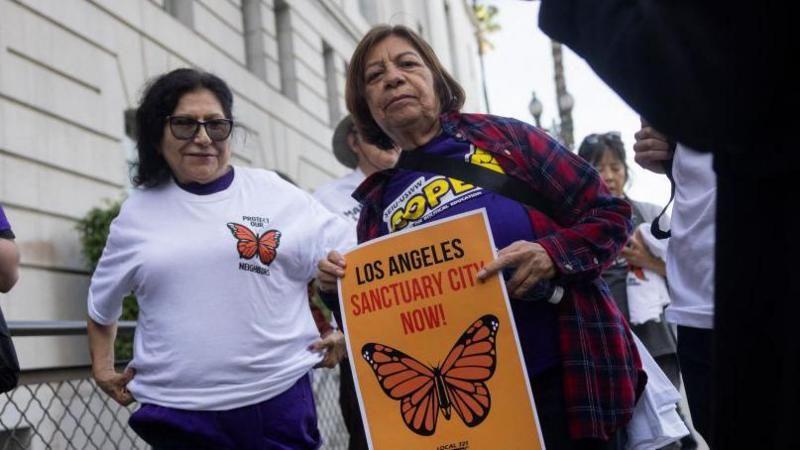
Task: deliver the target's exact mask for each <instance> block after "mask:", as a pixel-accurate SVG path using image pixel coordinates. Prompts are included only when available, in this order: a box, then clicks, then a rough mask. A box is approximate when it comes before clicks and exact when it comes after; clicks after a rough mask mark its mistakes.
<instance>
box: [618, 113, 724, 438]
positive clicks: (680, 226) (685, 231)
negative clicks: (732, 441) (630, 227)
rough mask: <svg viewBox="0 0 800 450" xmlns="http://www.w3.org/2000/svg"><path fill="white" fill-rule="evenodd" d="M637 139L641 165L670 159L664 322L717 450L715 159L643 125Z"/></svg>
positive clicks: (696, 412)
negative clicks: (673, 331) (671, 326)
mask: <svg viewBox="0 0 800 450" xmlns="http://www.w3.org/2000/svg"><path fill="white" fill-rule="evenodd" d="M635 138H636V143H635V144H634V146H633V150H634V152H635V153H636V157H635V160H636V162H637V163H638V164H639V165H640V166H642V167H644V168H645V169H648V170H651V171H653V172H656V173H665V172H666V167H665V165H666V164H669V161H670V160H671V161H672V165H671V167H672V169H671V170H672V178H673V183H674V185H675V204H674V205H673V209H672V220H671V225H670V229H671V233H672V237H671V238H670V241H669V245H668V247H667V261H666V263H667V280H669V290H670V297H671V299H672V303H671V305H670V306H669V307H668V308H667V310H666V318H667V320H668V321H670V322H672V323H675V324H677V326H678V333H677V338H678V360H679V362H680V368H681V375H682V376H683V382H684V387H685V389H686V397H687V400H688V402H689V410H690V411H691V414H692V424H693V425H694V428H695V430H697V432H698V433H700V434H701V435H702V436H703V438H704V439H705V440H706V442H708V444H709V446H710V447H711V448H714V447H713V443H712V442H710V441H711V439H712V436H711V435H710V431H711V430H710V428H711V424H712V419H713V408H712V405H711V395H712V392H713V378H712V377H713V371H712V345H713V337H714V329H713V327H714V236H715V235H714V232H715V212H716V193H717V179H716V175H715V173H714V170H713V167H712V157H713V156H712V154H711V153H701V152H697V151H695V150H693V149H691V148H689V147H686V146H685V145H682V144H680V143H678V144H677V145H676V146H675V148H674V149H673V148H672V145H671V144H670V142H669V139H668V138H667V137H666V136H664V135H663V134H662V133H660V132H659V131H657V130H655V129H653V128H652V127H650V126H649V125H647V123H646V122H644V121H643V122H642V129H641V130H639V131H638V132H636V134H635ZM661 228H665V227H664V225H663V224H662V225H661Z"/></svg>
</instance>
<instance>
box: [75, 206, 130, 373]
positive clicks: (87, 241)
mask: <svg viewBox="0 0 800 450" xmlns="http://www.w3.org/2000/svg"><path fill="white" fill-rule="evenodd" d="M120 204H121V202H119V201H117V202H111V201H108V202H106V205H105V206H104V207H96V208H92V209H91V210H90V211H89V212H88V213H86V215H85V216H84V217H83V218H82V219H81V220H79V221H78V224H77V225H76V228H77V229H78V234H79V235H80V239H81V253H83V256H84V258H86V265H87V268H88V269H89V270H91V271H92V272H94V269H95V268H96V267H97V262H98V261H99V260H100V256H101V255H102V254H103V249H104V248H105V246H106V240H108V231H109V228H110V227H111V221H113V220H114V218H115V217H117V215H119V208H120ZM138 315H139V305H138V304H137V303H136V297H135V296H134V295H133V294H131V295H128V296H127V297H125V299H124V300H123V302H122V317H121V318H120V320H136V318H137V317H138ZM114 355H115V356H116V359H117V361H127V360H129V359H131V358H132V357H133V338H132V337H131V336H119V337H117V341H116V343H115V344H114Z"/></svg>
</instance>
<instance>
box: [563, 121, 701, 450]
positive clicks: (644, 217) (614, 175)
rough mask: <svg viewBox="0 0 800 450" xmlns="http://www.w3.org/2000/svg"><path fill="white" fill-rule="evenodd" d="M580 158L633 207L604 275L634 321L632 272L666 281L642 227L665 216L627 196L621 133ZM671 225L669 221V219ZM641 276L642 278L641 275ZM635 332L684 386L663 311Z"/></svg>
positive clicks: (589, 146)
mask: <svg viewBox="0 0 800 450" xmlns="http://www.w3.org/2000/svg"><path fill="white" fill-rule="evenodd" d="M578 155H579V156H581V157H582V158H583V159H585V160H586V161H588V162H589V163H590V164H591V165H592V166H594V168H595V169H596V170H597V172H598V173H599V174H600V177H601V178H602V179H603V181H604V182H605V183H606V186H608V189H609V190H610V191H611V193H612V194H613V195H614V196H616V197H618V198H621V199H624V200H625V201H627V202H628V203H630V205H631V209H632V216H631V219H632V221H633V225H634V232H633V234H632V235H631V237H630V239H629V240H628V243H627V245H626V246H625V247H624V248H623V249H622V251H621V252H620V255H619V256H618V257H617V258H616V259H615V260H614V262H613V263H612V264H611V266H610V267H609V268H608V269H606V270H605V271H604V272H603V274H602V277H603V280H605V282H606V284H608V287H609V289H610V290H611V294H612V295H613V297H614V301H615V302H616V304H617V307H618V308H619V310H620V311H622V313H623V315H624V316H625V318H626V319H627V320H628V321H630V320H631V314H630V310H631V309H630V307H629V302H628V283H629V272H630V271H631V270H634V271H635V270H636V269H637V268H639V269H647V270H649V271H652V272H654V273H656V274H658V275H660V276H661V277H664V278H666V265H665V263H664V260H663V259H661V258H659V257H657V256H655V255H654V254H653V253H652V252H651V251H650V250H649V249H648V247H647V245H646V244H645V241H644V237H643V236H642V234H641V231H640V230H639V229H638V227H639V225H641V224H643V223H645V224H647V223H651V222H652V221H653V219H654V218H655V217H656V216H658V214H659V213H660V212H661V208H660V207H658V206H656V205H654V204H652V203H646V202H640V201H636V200H632V199H631V198H630V197H628V196H627V195H626V194H625V187H626V185H627V184H628V181H629V180H630V178H629V169H628V164H627V162H626V159H625V145H624V143H623V142H622V139H621V136H620V134H619V133H618V132H608V133H603V134H590V135H589V136H587V137H586V138H585V139H584V140H583V142H582V143H581V145H580V147H578ZM666 221H667V222H668V221H669V219H668V218H667V220H666ZM638 273H639V276H641V275H642V273H641V272H638ZM631 329H632V330H633V332H634V333H635V334H636V336H638V337H639V339H641V341H642V343H643V344H644V345H645V347H646V348H647V350H648V351H649V352H650V354H651V355H652V356H653V359H654V360H655V361H656V363H657V364H658V366H659V367H660V368H661V370H663V371H664V373H665V374H666V375H667V377H668V378H669V380H670V381H671V382H672V384H673V385H675V388H676V389H678V388H679V386H680V367H679V365H678V355H677V346H676V342H675V335H674V334H673V332H672V330H671V329H670V328H669V324H668V323H667V321H666V320H665V318H664V312H663V310H662V311H661V313H660V314H659V319H658V320H649V321H647V322H644V323H640V324H632V325H631ZM681 445H682V448H695V447H696V443H695V442H694V440H693V439H692V438H691V435H690V436H688V437H687V438H685V439H684V440H683V441H682V442H681Z"/></svg>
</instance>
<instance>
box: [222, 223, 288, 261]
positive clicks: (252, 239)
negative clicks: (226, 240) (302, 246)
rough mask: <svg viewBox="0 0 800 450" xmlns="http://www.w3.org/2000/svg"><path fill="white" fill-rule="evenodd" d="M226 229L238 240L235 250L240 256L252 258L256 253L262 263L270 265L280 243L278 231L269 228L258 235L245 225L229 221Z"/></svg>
mask: <svg viewBox="0 0 800 450" xmlns="http://www.w3.org/2000/svg"><path fill="white" fill-rule="evenodd" d="M228 229H230V230H231V233H233V237H235V238H236V239H237V240H238V242H237V243H236V250H238V251H239V257H240V258H244V259H252V258H253V257H254V256H255V255H256V253H258V259H259V260H261V262H262V263H264V264H266V265H270V263H271V262H272V261H273V260H274V259H275V256H276V255H277V254H278V252H277V250H278V245H280V243H281V232H280V231H278V230H269V231H266V232H264V234H262V235H261V236H259V235H257V234H256V233H254V232H253V231H252V230H250V229H249V228H247V227H246V226H244V225H240V224H238V223H229V224H228Z"/></svg>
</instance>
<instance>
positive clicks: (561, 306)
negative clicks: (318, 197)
mask: <svg viewBox="0 0 800 450" xmlns="http://www.w3.org/2000/svg"><path fill="white" fill-rule="evenodd" d="M346 99H347V107H348V110H349V111H350V113H351V115H352V117H353V119H354V121H355V123H356V125H357V127H358V129H359V132H360V133H361V135H362V136H364V137H365V138H366V139H367V140H368V141H370V142H373V143H375V144H376V145H378V146H380V147H382V148H391V147H392V146H393V145H397V146H398V147H400V148H402V149H403V153H402V156H401V159H400V162H399V163H398V168H394V169H389V170H385V171H382V172H378V173H375V174H373V175H372V176H370V177H369V178H367V180H365V181H364V183H363V184H362V185H361V186H360V187H359V188H358V189H357V190H356V192H355V193H354V197H356V198H357V199H358V200H359V201H360V202H361V203H363V204H364V205H365V208H364V209H363V211H362V213H361V218H360V220H359V224H358V239H359V242H365V241H369V240H372V239H375V238H377V237H380V236H383V235H386V234H388V233H392V232H395V231H399V230H402V229H404V228H407V227H413V226H416V225H420V224H423V223H428V222H431V221H434V220H438V219H441V218H444V217H448V216H452V215H455V214H459V213H463V212H467V211H472V210H476V209H480V208H485V209H486V211H487V215H488V219H489V223H490V225H491V229H492V233H493V237H494V241H495V243H496V245H497V247H498V248H499V249H501V250H499V253H498V258H497V260H495V261H493V262H492V263H490V264H488V265H486V266H485V267H484V268H483V270H481V271H480V272H479V273H478V277H479V279H481V280H485V279H487V278H489V277H492V276H494V275H495V274H496V273H498V272H502V273H503V275H504V276H505V278H506V280H507V288H508V292H509V294H510V296H511V298H512V302H511V303H512V311H513V313H514V320H515V322H516V327H517V330H518V332H519V338H520V344H521V346H522V349H523V354H524V356H525V364H526V367H527V371H528V374H529V376H530V377H531V385H532V388H533V394H534V398H535V402H536V407H537V410H538V413H539V418H540V423H541V426H542V433H543V436H544V440H545V443H546V445H547V447H548V448H553V449H572V448H581V449H607V448H617V446H619V445H621V442H619V440H618V439H616V436H617V434H618V433H617V432H618V431H619V430H621V429H622V428H623V427H624V425H625V424H626V423H627V422H628V420H629V419H630V417H631V415H632V413H633V407H634V404H635V402H636V398H637V396H638V394H639V393H640V392H641V389H642V387H643V385H644V382H645V378H644V376H643V374H642V372H641V363H640V361H639V356H638V354H637V352H636V349H635V347H634V344H633V342H632V338H631V335H630V330H629V329H628V327H627V325H626V324H625V321H624V319H623V317H622V316H621V314H620V312H619V311H618V310H617V308H616V307H615V306H614V302H613V300H612V299H611V298H610V296H609V294H608V289H607V288H606V287H605V285H604V284H603V282H602V281H601V280H600V278H599V276H600V274H601V273H602V271H603V269H604V268H605V267H606V266H607V265H608V263H609V262H610V261H612V260H613V258H614V257H615V256H616V254H617V253H618V251H619V250H620V248H621V247H622V246H623V245H624V244H625V242H626V240H627V236H628V233H629V231H630V214H631V212H630V207H629V206H628V204H627V203H626V202H624V201H622V200H621V199H618V198H615V197H614V196H612V195H611V194H610V193H609V192H608V190H607V189H606V188H605V187H604V186H603V182H602V181H601V180H600V179H599V178H598V176H597V173H596V172H595V171H594V170H593V169H592V168H591V166H589V165H588V164H587V163H586V162H585V161H583V160H581V159H580V158H578V157H577V156H576V155H574V154H572V153H571V152H569V151H568V150H567V149H565V148H563V147H562V146H561V145H560V144H558V143H557V142H555V141H554V140H552V139H551V138H550V137H549V136H547V134H545V133H544V132H543V131H542V130H540V129H537V128H535V127H533V126H530V125H527V124H525V123H522V122H519V121H516V120H513V119H507V118H501V117H495V116H488V115H479V114H465V113H461V112H460V111H459V110H460V108H461V107H462V106H463V104H464V91H463V89H462V88H461V86H459V85H458V83H457V82H456V81H455V80H454V79H453V78H452V77H451V76H450V74H448V73H447V71H446V70H445V69H444V68H443V67H442V65H441V63H440V62H439V60H438V58H437V57H436V55H435V53H434V52H433V50H432V49H431V47H430V46H429V45H428V44H427V43H426V42H425V41H424V40H423V39H422V38H421V37H420V36H419V35H417V34H416V33H415V32H414V31H412V30H410V29H409V28H407V27H404V26H393V27H392V26H386V25H382V26H377V27H375V28H373V29H372V30H370V31H369V32H368V33H367V35H366V36H365V37H364V38H363V39H362V40H361V42H360V43H359V45H358V47H357V48H356V50H355V53H354V54H353V56H352V58H351V60H350V70H349V73H348V78H347V91H346ZM443 161H444V164H443V163H442V162H443ZM452 167H457V168H458V169H457V170H460V171H461V172H460V173H464V174H465V175H464V177H462V178H459V177H458V176H454V175H451V173H453V172H452V171H451V170H450V169H451V168H452ZM476 168H477V174H478V175H477V176H475V175H474V174H475V173H476ZM486 173H490V174H491V175H489V176H484V174H486ZM442 174H444V175H447V176H446V177H444V176H442ZM473 176H474V178H473ZM467 177H469V178H467ZM498 177H499V180H500V183H497V182H496V181H497V180H498ZM475 180H477V181H475ZM482 180H489V181H487V182H486V183H485V184H484V183H483V181H482ZM492 180H494V181H492ZM489 186H491V187H489ZM508 186H511V187H512V188H511V189H509V188H508ZM498 192H502V193H503V194H500V193H498ZM344 266H345V261H344V258H343V257H342V256H341V255H340V254H338V253H336V252H331V253H330V254H329V255H328V258H327V259H325V260H322V261H320V263H319V272H318V280H319V284H320V289H321V290H323V291H324V292H328V293H331V292H335V290H336V279H337V277H341V276H342V275H344V270H343V268H344ZM328 297H331V295H328ZM329 300H332V301H334V302H335V297H334V298H329ZM333 310H334V311H338V308H333ZM340 323H341V321H340Z"/></svg>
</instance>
